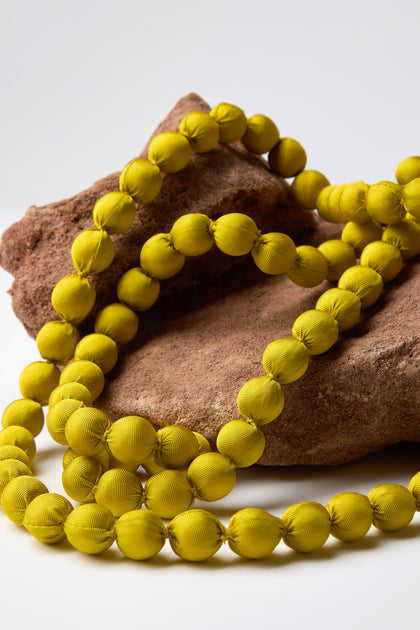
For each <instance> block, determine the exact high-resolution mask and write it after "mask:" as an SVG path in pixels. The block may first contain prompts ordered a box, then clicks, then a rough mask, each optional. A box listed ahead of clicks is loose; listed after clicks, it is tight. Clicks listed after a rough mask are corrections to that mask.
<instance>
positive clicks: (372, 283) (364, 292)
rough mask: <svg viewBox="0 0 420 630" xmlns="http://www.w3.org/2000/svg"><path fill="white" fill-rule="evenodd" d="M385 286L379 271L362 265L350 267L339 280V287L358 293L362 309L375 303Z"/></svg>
mask: <svg viewBox="0 0 420 630" xmlns="http://www.w3.org/2000/svg"><path fill="white" fill-rule="evenodd" d="M383 286H384V283H383V280H382V278H381V276H380V275H379V273H376V271H375V270H374V269H371V268H370V267H361V266H360V265H355V266H354V267H349V269H347V270H346V271H345V272H344V273H343V275H342V276H341V278H340V280H339V281H338V288H339V289H346V290H347V291H351V292H352V293H355V295H357V297H358V298H359V299H360V302H361V306H362V309H365V308H369V306H372V304H375V302H376V300H377V299H378V298H379V296H380V295H381V293H382V288H383Z"/></svg>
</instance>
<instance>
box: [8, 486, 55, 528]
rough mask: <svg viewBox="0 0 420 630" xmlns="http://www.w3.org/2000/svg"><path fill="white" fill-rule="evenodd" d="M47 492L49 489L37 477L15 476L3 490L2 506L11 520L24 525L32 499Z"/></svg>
mask: <svg viewBox="0 0 420 630" xmlns="http://www.w3.org/2000/svg"><path fill="white" fill-rule="evenodd" d="M47 492H48V489H47V488H46V487H45V486H44V484H43V483H42V482H41V481H39V480H38V479H35V477H31V476H29V475H22V476H20V477H15V478H14V479H12V480H11V481H9V483H8V484H7V486H6V487H5V488H4V490H3V494H2V495H1V507H2V508H3V510H4V513H5V514H6V516H7V518H8V519H9V520H10V521H12V522H13V523H16V524H17V525H22V523H23V519H24V517H25V512H26V508H27V507H28V505H29V504H30V503H31V501H33V500H34V499H35V497H38V496H40V495H41V494H46V493H47Z"/></svg>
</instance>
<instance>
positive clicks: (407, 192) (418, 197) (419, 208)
mask: <svg viewBox="0 0 420 630" xmlns="http://www.w3.org/2000/svg"><path fill="white" fill-rule="evenodd" d="M403 202H404V208H405V209H406V211H407V212H409V213H410V214H411V215H412V216H413V218H414V219H416V220H417V221H418V220H419V219H420V176H419V177H416V178H415V179H413V180H412V181H410V182H409V183H408V184H406V185H405V186H404V189H403Z"/></svg>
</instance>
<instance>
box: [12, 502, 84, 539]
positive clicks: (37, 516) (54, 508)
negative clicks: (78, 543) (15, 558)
mask: <svg viewBox="0 0 420 630" xmlns="http://www.w3.org/2000/svg"><path fill="white" fill-rule="evenodd" d="M72 511H73V506H72V504H71V503H70V501H67V499H66V498H65V497H63V496H61V495H60V494H55V493H53V492H49V493H47V494H40V495H38V496H37V497H35V498H34V499H33V500H32V501H31V502H30V503H29V505H28V507H27V508H26V512H25V515H24V517H23V521H22V525H23V526H24V528H25V529H27V530H28V532H29V533H30V534H32V536H33V537H34V538H36V539H37V540H39V541H40V542H43V543H46V544H48V545H55V544H56V543H59V542H61V541H62V540H64V539H65V537H66V534H65V533H64V522H65V521H66V518H67V517H68V515H69V514H70V513H71V512H72Z"/></svg>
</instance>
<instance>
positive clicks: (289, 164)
mask: <svg viewBox="0 0 420 630" xmlns="http://www.w3.org/2000/svg"><path fill="white" fill-rule="evenodd" d="M268 163H269V164H270V168H271V170H272V171H273V172H274V173H277V175H280V177H286V178H287V177H296V175H297V174H298V173H300V172H301V171H303V169H304V168H305V166H306V152H305V149H304V148H303V146H302V145H301V144H300V142H298V141H297V140H294V139H293V138H282V139H281V140H280V142H279V143H278V144H276V146H275V147H274V148H273V149H271V151H270V154H269V156H268Z"/></svg>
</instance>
